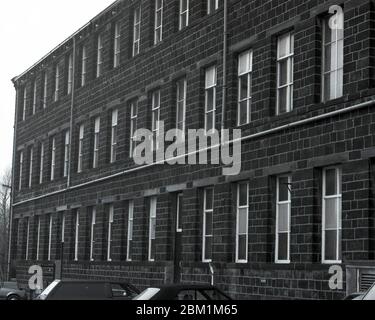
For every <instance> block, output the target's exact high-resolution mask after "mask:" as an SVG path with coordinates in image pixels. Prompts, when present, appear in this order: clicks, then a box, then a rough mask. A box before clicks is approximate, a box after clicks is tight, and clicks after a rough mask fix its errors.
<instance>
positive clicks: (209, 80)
mask: <svg viewBox="0 0 375 320" xmlns="http://www.w3.org/2000/svg"><path fill="white" fill-rule="evenodd" d="M205 101H206V102H205V129H206V131H210V130H213V129H215V116H216V66H213V67H210V68H208V69H206V85H205Z"/></svg>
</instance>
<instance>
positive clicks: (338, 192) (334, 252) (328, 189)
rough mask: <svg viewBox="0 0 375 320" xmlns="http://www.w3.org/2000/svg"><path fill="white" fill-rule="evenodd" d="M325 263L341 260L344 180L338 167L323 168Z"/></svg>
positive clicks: (323, 241) (323, 258)
mask: <svg viewBox="0 0 375 320" xmlns="http://www.w3.org/2000/svg"><path fill="white" fill-rule="evenodd" d="M322 200H323V204H322V208H323V219H322V228H323V232H322V234H323V239H322V260H323V263H340V262H341V232H342V182H341V169H340V168H338V167H332V168H326V169H324V170H323V199H322Z"/></svg>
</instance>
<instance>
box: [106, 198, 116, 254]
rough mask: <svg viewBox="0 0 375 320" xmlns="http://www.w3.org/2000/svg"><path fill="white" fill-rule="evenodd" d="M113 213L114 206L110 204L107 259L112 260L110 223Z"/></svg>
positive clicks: (111, 222)
mask: <svg viewBox="0 0 375 320" xmlns="http://www.w3.org/2000/svg"><path fill="white" fill-rule="evenodd" d="M114 213H115V208H114V206H113V205H110V206H109V217H108V238H107V261H112V225H113V221H114Z"/></svg>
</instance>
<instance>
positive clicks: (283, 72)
mask: <svg viewBox="0 0 375 320" xmlns="http://www.w3.org/2000/svg"><path fill="white" fill-rule="evenodd" d="M293 65H294V35H293V33H291V32H289V33H286V34H284V35H281V36H280V37H279V38H278V41H277V103H276V104H277V107H276V114H277V115H279V114H283V113H286V112H290V111H292V110H293V72H294V67H293Z"/></svg>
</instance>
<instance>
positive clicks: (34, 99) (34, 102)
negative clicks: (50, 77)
mask: <svg viewBox="0 0 375 320" xmlns="http://www.w3.org/2000/svg"><path fill="white" fill-rule="evenodd" d="M36 89H37V86H36V80H34V86H33V115H34V114H35V113H36V101H37V96H36V94H37V92H36Z"/></svg>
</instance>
